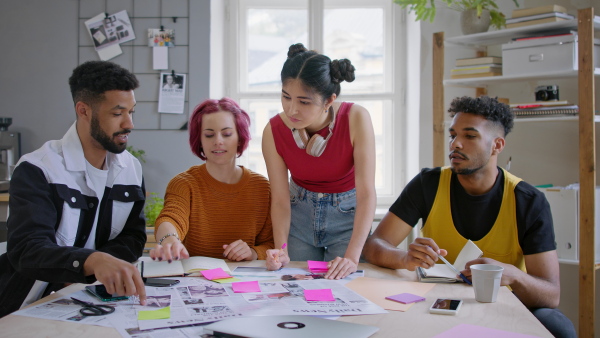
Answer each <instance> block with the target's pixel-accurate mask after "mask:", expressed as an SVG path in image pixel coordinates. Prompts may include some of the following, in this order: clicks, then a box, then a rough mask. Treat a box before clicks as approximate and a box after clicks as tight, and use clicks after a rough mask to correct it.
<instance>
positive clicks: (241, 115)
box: [189, 97, 251, 161]
mask: <svg viewBox="0 0 600 338" xmlns="http://www.w3.org/2000/svg"><path fill="white" fill-rule="evenodd" d="M219 111H226V112H230V113H232V114H233V118H234V120H235V127H236V130H237V134H238V138H239V145H238V148H237V154H238V157H240V156H242V154H243V153H244V150H246V148H248V143H250V139H251V137H250V116H248V114H247V113H246V112H245V111H244V110H243V109H242V108H240V106H239V105H238V104H237V103H236V102H235V101H234V100H232V99H230V98H228V97H224V98H222V99H220V100H214V99H207V100H204V101H203V102H202V103H200V104H199V105H197V106H196V108H194V111H193V112H192V116H191V117H190V123H189V127H190V128H189V129H190V148H191V149H192V152H193V153H194V154H195V155H196V156H198V157H199V158H200V159H202V160H203V161H206V155H205V154H204V149H202V141H201V133H202V116H204V115H206V114H212V113H216V112H219Z"/></svg>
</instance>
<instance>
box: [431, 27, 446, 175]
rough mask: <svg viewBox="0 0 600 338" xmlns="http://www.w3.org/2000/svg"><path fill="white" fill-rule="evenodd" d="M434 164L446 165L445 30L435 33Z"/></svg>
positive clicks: (438, 165) (435, 165) (437, 165)
mask: <svg viewBox="0 0 600 338" xmlns="http://www.w3.org/2000/svg"><path fill="white" fill-rule="evenodd" d="M432 55H433V166H434V167H441V166H443V165H444V157H445V156H444V155H445V153H446V152H445V142H444V112H445V109H444V32H438V33H434V34H433V54H432Z"/></svg>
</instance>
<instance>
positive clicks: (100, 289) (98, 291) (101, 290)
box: [85, 284, 129, 302]
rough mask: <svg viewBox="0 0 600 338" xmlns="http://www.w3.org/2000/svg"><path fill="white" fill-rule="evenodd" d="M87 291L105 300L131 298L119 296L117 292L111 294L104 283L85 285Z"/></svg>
mask: <svg viewBox="0 0 600 338" xmlns="http://www.w3.org/2000/svg"><path fill="white" fill-rule="evenodd" d="M85 289H86V291H87V292H89V293H91V294H92V295H93V296H94V297H96V298H98V299H100V300H101V301H103V302H113V301H116V300H124V299H129V297H127V296H119V295H117V294H116V293H115V294H110V293H108V292H107V291H106V287H105V286H104V285H103V284H97V285H88V286H86V287H85Z"/></svg>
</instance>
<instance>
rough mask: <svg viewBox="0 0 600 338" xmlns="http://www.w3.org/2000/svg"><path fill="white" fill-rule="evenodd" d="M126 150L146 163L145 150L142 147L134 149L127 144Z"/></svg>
mask: <svg viewBox="0 0 600 338" xmlns="http://www.w3.org/2000/svg"><path fill="white" fill-rule="evenodd" d="M126 149H127V151H128V152H129V153H131V155H133V157H135V158H137V159H138V160H139V161H140V162H141V163H146V152H145V151H144V149H136V148H134V147H133V146H127V148H126Z"/></svg>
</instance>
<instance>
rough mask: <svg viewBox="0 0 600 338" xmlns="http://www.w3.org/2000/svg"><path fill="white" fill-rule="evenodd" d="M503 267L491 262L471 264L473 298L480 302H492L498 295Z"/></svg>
mask: <svg viewBox="0 0 600 338" xmlns="http://www.w3.org/2000/svg"><path fill="white" fill-rule="evenodd" d="M503 270H504V268H503V267H501V266H498V265H493V264H475V265H471V274H472V278H473V289H474V290H475V300H476V301H478V302H482V303H493V302H495V301H496V297H497V296H498V290H499V289H500V279H502V271H503Z"/></svg>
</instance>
